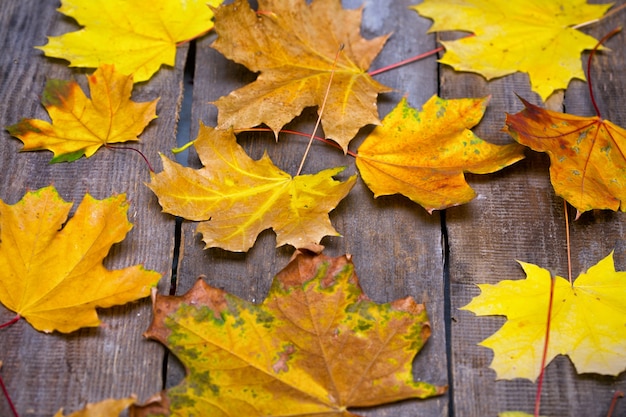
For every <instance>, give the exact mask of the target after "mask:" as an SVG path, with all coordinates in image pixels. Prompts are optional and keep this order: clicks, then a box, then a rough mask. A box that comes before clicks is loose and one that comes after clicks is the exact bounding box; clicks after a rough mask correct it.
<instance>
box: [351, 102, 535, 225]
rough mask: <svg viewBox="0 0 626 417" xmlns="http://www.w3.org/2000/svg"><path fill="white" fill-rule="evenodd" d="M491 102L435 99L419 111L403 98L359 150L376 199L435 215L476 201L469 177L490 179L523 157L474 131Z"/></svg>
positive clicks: (513, 148)
mask: <svg viewBox="0 0 626 417" xmlns="http://www.w3.org/2000/svg"><path fill="white" fill-rule="evenodd" d="M487 102H488V98H480V99H471V98H465V99H454V100H445V99H442V98H439V97H437V96H433V97H431V98H430V99H429V100H428V101H427V102H426V103H425V104H424V106H423V108H422V111H416V110H415V109H413V108H411V107H410V106H409V105H408V103H407V100H406V98H404V99H402V101H400V103H398V105H397V106H396V108H395V109H393V110H392V111H391V112H390V113H389V114H388V115H387V116H386V117H385V119H384V120H383V123H382V126H378V127H376V128H375V129H374V130H373V131H372V133H371V134H370V135H369V136H368V137H367V138H366V139H365V141H364V142H363V144H362V145H361V146H360V147H359V149H358V155H357V158H356V164H357V167H358V168H359V172H360V173H361V177H362V178H363V180H364V181H365V183H366V184H367V186H368V187H369V188H370V190H372V191H373V192H374V196H375V197H378V196H380V195H389V194H396V193H400V194H402V195H405V196H407V197H409V198H410V199H411V200H413V201H415V202H416V203H418V204H420V205H422V206H423V207H424V208H425V209H426V210H428V212H429V213H432V211H433V210H441V209H444V208H446V207H450V206H455V205H459V204H464V203H467V202H468V201H470V200H471V199H472V198H474V196H475V192H474V190H472V189H471V188H470V186H469V185H468V184H467V182H466V181H465V178H464V175H463V173H464V172H473V173H476V174H486V173H490V172H494V171H497V170H499V169H502V168H504V167H505V166H508V165H510V164H512V163H514V162H516V161H519V160H520V159H522V158H524V155H523V147H521V146H519V145H517V144H509V145H504V146H498V145H493V144H490V143H488V142H485V141H483V140H482V139H480V138H479V137H477V136H476V135H475V134H474V133H473V132H472V131H471V130H469V129H470V128H472V127H473V126H475V125H476V124H478V122H479V121H480V119H481V118H482V116H483V114H484V112H485V107H486V106H487Z"/></svg>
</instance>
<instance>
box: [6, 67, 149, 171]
mask: <svg viewBox="0 0 626 417" xmlns="http://www.w3.org/2000/svg"><path fill="white" fill-rule="evenodd" d="M87 81H88V82H89V91H90V93H91V99H89V98H87V96H85V93H83V91H82V90H81V88H80V86H79V85H78V83H77V82H76V81H65V80H49V81H48V83H47V84H46V87H45V89H44V92H43V98H42V100H41V102H42V104H43V105H44V107H45V108H46V110H47V111H48V114H49V115H50V118H51V119H52V124H50V123H48V122H46V121H44V120H37V119H22V120H21V121H20V122H19V123H17V124H15V125H13V126H9V127H8V128H7V130H8V131H9V133H10V134H11V135H13V136H15V137H17V138H19V139H20V140H21V141H22V142H24V147H23V148H22V150H23V151H35V150H42V149H48V150H50V151H52V152H53V153H54V158H53V159H52V162H68V161H74V160H76V159H79V158H80V157H82V156H83V155H85V156H86V157H87V158H89V157H90V156H91V155H93V154H94V153H95V152H96V151H97V150H98V149H99V148H100V147H101V146H106V145H107V144H111V143H119V142H127V141H136V140H139V139H138V138H137V136H138V135H139V134H141V132H143V130H144V128H145V127H146V126H147V125H148V123H150V121H151V120H152V119H155V118H156V117H157V116H156V105H157V101H158V99H157V100H154V101H150V102H146V103H135V102H133V101H131V100H130V94H131V91H132V89H133V77H132V76H128V75H123V74H121V73H119V72H118V71H116V70H115V68H114V67H113V66H110V65H104V66H102V67H100V68H99V69H98V70H97V71H95V72H94V73H93V74H92V75H89V76H87Z"/></svg>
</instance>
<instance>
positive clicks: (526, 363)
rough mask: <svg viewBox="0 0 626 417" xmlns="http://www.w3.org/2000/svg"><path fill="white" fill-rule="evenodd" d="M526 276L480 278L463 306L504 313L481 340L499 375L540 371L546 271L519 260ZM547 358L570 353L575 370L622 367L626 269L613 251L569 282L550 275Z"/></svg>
mask: <svg viewBox="0 0 626 417" xmlns="http://www.w3.org/2000/svg"><path fill="white" fill-rule="evenodd" d="M520 264H521V265H522V268H523V269H524V271H525V272H526V279H522V280H517V281H511V280H505V281H501V282H499V283H498V284H495V285H491V284H480V285H478V287H479V288H480V290H481V294H480V295H478V296H477V297H474V299H473V300H472V301H471V302H470V303H469V304H468V305H466V306H465V307H463V308H462V310H469V311H472V312H473V313H475V314H476V315H478V316H488V315H499V316H506V317H507V321H506V323H505V324H504V325H503V326H502V327H501V328H500V330H498V331H497V332H496V333H494V334H493V335H492V336H490V337H488V338H487V339H485V340H483V341H482V342H480V345H481V346H485V347H488V348H490V349H492V350H493V352H494V358H493V361H492V363H491V365H490V366H491V368H493V369H494V370H495V371H496V373H497V376H498V379H513V378H527V379H530V380H533V381H534V380H535V379H536V378H537V377H538V376H539V373H540V371H541V359H542V353H543V347H544V339H545V334H546V325H547V318H548V306H549V302H550V286H551V276H550V271H548V270H546V269H543V268H540V267H538V266H536V265H533V264H528V263H524V262H520ZM554 279H555V280H556V281H555V284H554V295H553V305H552V313H551V321H550V340H549V344H548V352H547V359H546V363H549V362H550V361H551V360H552V359H553V358H554V357H555V356H557V355H568V356H569V358H570V359H571V360H572V362H573V363H574V366H575V367H576V370H577V371H578V373H588V372H593V373H598V374H603V375H617V374H619V373H620V372H622V371H624V369H626V304H625V303H624V300H626V272H617V271H615V266H614V264H613V253H612V252H611V254H609V255H608V256H607V257H606V258H604V259H602V260H601V261H600V262H598V263H597V264H596V265H594V266H592V267H591V268H589V270H588V271H587V272H586V273H582V274H580V276H579V277H578V278H577V279H576V280H575V281H574V283H573V285H570V283H569V282H568V281H567V280H566V279H564V278H562V277H558V276H557V277H555V278H554Z"/></svg>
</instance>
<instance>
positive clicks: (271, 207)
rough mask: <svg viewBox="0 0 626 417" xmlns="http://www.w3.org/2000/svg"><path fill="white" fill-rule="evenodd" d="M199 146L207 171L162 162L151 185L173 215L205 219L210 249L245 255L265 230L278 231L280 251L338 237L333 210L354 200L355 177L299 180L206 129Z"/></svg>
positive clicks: (202, 227)
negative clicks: (350, 195) (350, 194)
mask: <svg viewBox="0 0 626 417" xmlns="http://www.w3.org/2000/svg"><path fill="white" fill-rule="evenodd" d="M194 146H195V148H196V151H197V152H198V155H199V157H200V161H201V162H202V164H203V165H204V168H202V169H198V170H194V169H191V168H186V167H183V166H181V165H179V164H177V163H175V162H172V161H170V160H169V159H168V158H166V157H162V160H163V171H162V172H160V173H158V174H155V173H152V174H151V178H152V179H151V182H150V183H149V184H148V186H149V187H150V188H151V189H152V191H154V193H155V194H156V195H157V197H158V198H159V203H160V204H161V207H163V210H164V211H165V212H167V213H170V214H173V215H176V216H181V217H183V218H185V219H187V220H194V221H201V223H200V224H199V225H198V228H197V231H198V232H199V233H202V236H203V240H204V242H205V243H206V246H207V247H220V248H222V249H226V250H230V251H234V252H245V251H247V250H248V249H249V248H251V247H252V245H253V244H254V242H255V240H256V237H257V236H258V235H259V233H261V232H262V231H263V230H265V229H269V228H272V229H274V231H275V232H276V240H277V245H278V246H282V245H286V244H288V245H292V246H294V247H296V248H302V247H307V246H309V245H311V244H318V243H319V242H320V240H321V239H322V238H323V237H324V236H328V235H330V236H337V235H338V233H337V232H336V231H335V229H334V228H333V227H332V225H331V223H330V219H329V218H328V212H330V211H331V210H332V209H334V208H335V206H336V205H337V204H338V203H339V202H340V201H341V200H342V199H343V198H344V197H345V196H346V195H347V194H348V192H349V191H350V189H352V187H353V186H354V183H355V182H356V176H352V177H350V178H349V179H348V180H346V181H344V182H340V181H337V180H334V179H333V178H332V177H333V176H334V175H337V174H339V173H340V172H341V171H343V168H341V167H340V168H331V169H327V170H324V171H322V172H319V173H317V174H315V175H299V176H296V177H292V176H291V175H289V174H287V173H286V172H284V171H281V170H280V169H278V168H277V167H276V166H275V165H274V164H273V163H272V161H271V160H270V159H269V157H268V156H267V155H264V156H263V158H261V159H260V160H258V161H255V160H253V159H252V158H250V157H249V156H248V155H247V154H246V153H245V151H244V150H243V149H242V148H241V147H240V146H239V145H238V144H237V141H236V138H235V135H234V134H233V132H232V130H228V131H225V130H217V129H212V128H210V127H207V126H204V125H201V126H200V131H199V133H198V138H197V139H196V140H195V142H194Z"/></svg>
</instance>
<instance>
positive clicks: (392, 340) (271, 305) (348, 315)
mask: <svg viewBox="0 0 626 417" xmlns="http://www.w3.org/2000/svg"><path fill="white" fill-rule="evenodd" d="M153 310H154V318H153V321H152V324H151V325H150V328H149V329H148V331H147V332H146V335H147V336H148V337H151V338H154V339H157V340H159V341H160V342H162V343H164V344H165V345H166V346H168V348H169V349H171V350H172V352H174V354H176V355H177V356H178V357H179V358H180V359H181V361H182V362H183V363H184V364H185V366H186V369H187V376H186V378H185V379H184V380H183V382H182V383H181V384H180V385H178V386H175V387H173V388H170V389H169V390H167V391H166V392H165V393H162V394H161V400H162V401H169V409H170V414H169V415H176V416H181V417H190V416H200V415H202V416H211V415H220V416H224V417H225V416H232V417H235V416H237V417H238V416H268V417H269V416H286V415H289V416H293V417H296V416H302V417H304V416H313V415H315V416H318V417H331V416H334V417H339V416H342V417H355V416H356V415H355V414H354V413H352V412H350V411H349V408H350V407H370V406H375V405H378V404H383V403H388V402H394V401H399V400H403V399H408V398H426V397H429V396H433V395H438V394H441V393H443V392H444V391H445V388H442V387H436V386H434V385H431V384H428V383H426V382H416V381H414V380H413V375H412V372H411V366H412V360H413V357H414V356H415V355H416V354H417V352H418V351H419V350H420V349H421V348H422V346H423V344H424V343H425V342H426V340H427V338H428V337H429V335H430V325H429V323H428V317H427V315H426V311H425V308H424V306H423V305H421V304H417V303H416V302H415V301H414V300H413V299H412V298H411V297H407V298H404V299H400V300H396V301H394V302H392V303H387V304H376V303H374V302H372V301H371V300H370V299H369V298H368V297H367V296H366V295H365V294H363V292H362V290H361V288H360V286H359V282H358V278H357V276H356V274H355V272H354V265H353V264H352V262H351V261H350V259H349V257H347V256H341V257H337V258H329V257H327V256H324V255H311V254H308V253H307V254H304V253H300V252H297V253H296V255H295V257H294V259H293V260H292V261H291V262H290V263H289V264H288V265H287V267H285V268H284V269H283V270H282V271H281V272H279V274H278V275H277V276H276V277H275V278H274V282H273V284H272V287H271V289H270V292H269V294H268V296H267V298H266V299H265V301H264V302H263V303H262V304H261V305H255V304H252V303H249V302H247V301H244V300H241V299H239V298H237V297H235V296H233V295H231V294H228V293H226V292H225V291H223V290H220V289H217V288H213V287H211V286H209V285H207V284H206V283H205V282H204V281H203V280H201V279H200V280H198V281H197V282H196V284H195V286H194V287H193V288H192V289H191V290H190V291H189V292H188V293H187V294H185V295H183V296H181V297H171V296H170V297H168V296H160V295H156V294H155V298H154V307H153ZM150 407H155V404H154V403H151V404H150ZM153 409H154V408H153ZM157 410H159V409H158V408H157ZM134 415H135V416H146V415H154V414H152V413H151V412H150V411H149V410H148V411H145V412H144V411H142V410H137V413H136V414H134Z"/></svg>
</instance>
